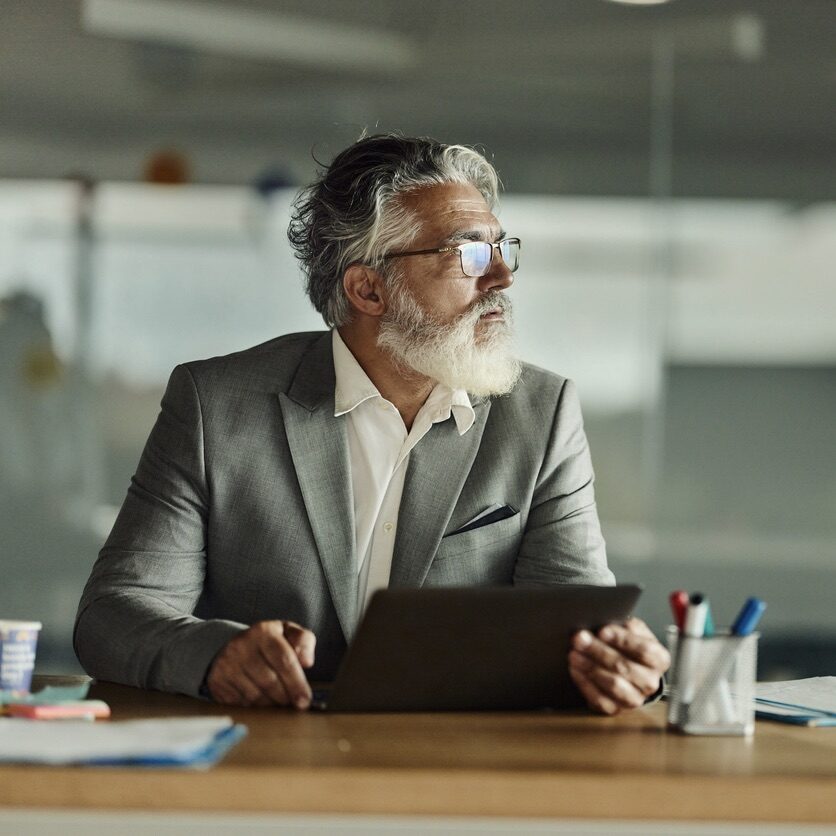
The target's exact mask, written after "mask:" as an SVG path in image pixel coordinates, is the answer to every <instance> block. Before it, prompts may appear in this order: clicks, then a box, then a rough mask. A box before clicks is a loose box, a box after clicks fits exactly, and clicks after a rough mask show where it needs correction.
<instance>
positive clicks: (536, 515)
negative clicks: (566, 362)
mask: <svg viewBox="0 0 836 836" xmlns="http://www.w3.org/2000/svg"><path fill="white" fill-rule="evenodd" d="M593 482H594V475H593V471H592V461H591V459H590V455H589V445H588V444H587V441H586V434H585V433H584V429H583V418H582V416H581V408H580V402H579V401H578V395H577V390H576V389H575V385H574V384H573V383H572V381H571V380H566V381H565V382H564V383H563V386H562V387H561V389H560V393H559V395H558V398H557V404H556V408H555V412H554V418H553V421H552V426H551V432H550V434H549V439H548V443H547V446H546V450H545V455H544V457H543V462H542V466H541V467H540V472H539V473H538V475H537V481H536V485H535V488H534V493H533V496H532V502H531V509H530V512H529V516H528V520H527V522H526V526H525V532H524V535H523V540H522V544H521V547H520V551H519V554H518V558H517V563H516V567H515V570H514V584H515V585H518V586H543V585H549V584H555V583H581V584H596V585H610V584H613V583H615V577H614V575H613V573H612V572H611V571H610V570H609V568H608V567H607V554H606V546H605V543H604V538H603V536H602V534H601V525H600V523H599V521H598V511H597V508H596V506H595V491H594V487H593Z"/></svg>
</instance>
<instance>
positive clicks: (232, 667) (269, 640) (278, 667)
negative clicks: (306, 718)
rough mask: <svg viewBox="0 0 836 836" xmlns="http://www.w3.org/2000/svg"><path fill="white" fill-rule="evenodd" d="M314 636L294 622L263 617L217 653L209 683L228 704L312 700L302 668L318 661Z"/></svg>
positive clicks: (302, 705)
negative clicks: (267, 619)
mask: <svg viewBox="0 0 836 836" xmlns="http://www.w3.org/2000/svg"><path fill="white" fill-rule="evenodd" d="M315 645H316V637H315V636H314V634H313V633H312V632H311V631H310V630H306V629H305V628H304V627H300V626H299V625H298V624H294V623H293V622H292V621H259V622H258V623H256V624H253V626H252V627H250V629H249V630H245V631H244V632H243V633H240V634H239V635H237V636H236V637H235V638H234V639H232V640H231V641H230V642H229V643H228V644H227V645H226V647H224V649H223V650H221V652H220V653H219V654H218V655H217V656H216V657H215V660H214V662H212V667H211V668H210V669H209V675H208V676H207V677H206V686H207V687H208V689H209V693H210V694H211V695H212V699H214V700H215V701H216V702H220V703H224V704H226V705H246V706H250V705H294V706H296V708H299V709H305V708H308V706H310V704H311V688H310V686H309V685H308V681H307V679H306V678H305V674H304V672H303V671H302V668H309V667H311V666H312V665H313V663H314V647H315Z"/></svg>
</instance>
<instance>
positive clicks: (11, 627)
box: [0, 620, 42, 692]
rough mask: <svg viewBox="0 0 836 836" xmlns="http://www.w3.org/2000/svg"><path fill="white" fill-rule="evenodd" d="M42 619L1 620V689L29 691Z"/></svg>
mask: <svg viewBox="0 0 836 836" xmlns="http://www.w3.org/2000/svg"><path fill="white" fill-rule="evenodd" d="M41 626H42V625H41V623H40V621H2V620H0V691H23V692H27V691H29V688H30V686H31V685H32V671H33V669H34V667H35V649H36V648H37V646H38V634H39V633H40V631H41Z"/></svg>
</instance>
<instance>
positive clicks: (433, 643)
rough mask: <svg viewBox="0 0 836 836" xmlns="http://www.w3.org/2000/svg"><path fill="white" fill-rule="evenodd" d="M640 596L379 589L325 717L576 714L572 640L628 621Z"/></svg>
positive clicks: (326, 695)
mask: <svg viewBox="0 0 836 836" xmlns="http://www.w3.org/2000/svg"><path fill="white" fill-rule="evenodd" d="M640 594H641V587H640V586H636V585H623V586H580V585H565V586H550V587H538V588H533V589H525V588H517V587H468V588H455V587H441V588H423V589H384V590H380V591H378V592H376V593H375V595H374V596H373V597H372V600H371V602H370V604H369V607H368V609H367V610H366V614H365V616H364V617H363V620H362V621H361V623H360V626H359V628H358V629H357V632H356V634H355V636H354V640H353V641H352V643H351V646H350V647H349V650H348V652H347V653H346V655H345V657H344V658H343V661H342V664H341V665H340V668H339V670H338V672H337V676H336V679H335V680H334V682H333V684H332V685H331V686H327V687H325V688H322V689H316V690H315V692H314V701H313V706H312V707H313V708H316V709H321V710H327V711H352V712H353V711H498V710H531V709H544V708H581V707H583V706H585V704H586V703H585V701H584V699H583V697H582V696H581V694H580V692H579V691H578V689H577V688H576V687H575V685H574V683H573V682H572V680H571V677H570V676H569V669H568V662H567V658H566V657H567V654H568V652H569V640H570V637H571V635H572V634H573V633H574V632H576V631H577V630H579V629H580V628H582V627H587V628H590V629H593V630H595V629H597V628H598V627H600V626H603V625H604V624H606V623H608V622H612V621H624V620H625V619H626V618H628V617H629V616H630V614H631V613H632V611H633V608H634V607H635V605H636V602H637V601H638V598H639V595H640Z"/></svg>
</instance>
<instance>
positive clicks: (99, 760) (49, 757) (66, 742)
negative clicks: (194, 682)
mask: <svg viewBox="0 0 836 836" xmlns="http://www.w3.org/2000/svg"><path fill="white" fill-rule="evenodd" d="M246 733H247V727H246V726H242V725H235V724H234V723H233V722H232V718H231V717H186V718H163V719H158V720H126V721H119V722H104V723H91V722H89V721H84V720H63V721H61V722H57V723H41V722H37V721H34V722H33V721H31V720H18V719H5V718H0V762H14V763H38V764H51V765H59V764H91V765H97V766H98V765H126V766H128V765H136V766H188V767H208V766H211V765H212V764H214V763H217V761H219V760H220V759H221V758H222V757H223V756H224V754H226V752H227V751H229V749H230V748H231V747H232V746H234V745H235V744H236V743H237V742H238V741H239V740H240V739H241V738H242V737H244V736H245V735H246Z"/></svg>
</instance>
